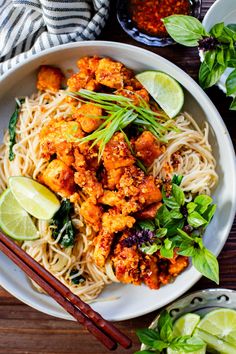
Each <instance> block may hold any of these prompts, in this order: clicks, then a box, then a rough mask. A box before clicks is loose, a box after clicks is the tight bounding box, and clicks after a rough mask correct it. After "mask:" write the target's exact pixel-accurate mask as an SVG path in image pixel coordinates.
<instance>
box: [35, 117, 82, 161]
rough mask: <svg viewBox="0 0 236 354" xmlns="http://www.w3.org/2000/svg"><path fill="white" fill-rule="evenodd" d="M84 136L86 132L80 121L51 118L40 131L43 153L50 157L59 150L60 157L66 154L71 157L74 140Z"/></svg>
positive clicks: (44, 155)
mask: <svg viewBox="0 0 236 354" xmlns="http://www.w3.org/2000/svg"><path fill="white" fill-rule="evenodd" d="M83 136H84V133H83V132H82V130H81V128H80V125H79V123H78V122H75V121H65V120H55V119H51V120H50V121H49V122H48V123H46V124H44V126H43V127H42V129H41V131H40V135H39V137H40V148H41V155H42V157H45V158H50V156H51V155H53V154H57V152H58V155H59V156H58V157H61V156H64V157H65V155H70V157H71V156H72V152H71V150H72V142H73V141H74V140H76V139H78V138H82V137H83ZM62 150H64V151H62ZM64 157H63V161H64Z"/></svg>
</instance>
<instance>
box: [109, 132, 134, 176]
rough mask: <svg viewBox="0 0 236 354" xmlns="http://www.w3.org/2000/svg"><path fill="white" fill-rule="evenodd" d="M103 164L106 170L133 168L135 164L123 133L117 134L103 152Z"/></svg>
mask: <svg viewBox="0 0 236 354" xmlns="http://www.w3.org/2000/svg"><path fill="white" fill-rule="evenodd" d="M103 163H104V166H105V168H106V170H112V169H116V168H121V167H126V166H131V165H133V164H134V163H135V158H134V157H133V156H132V154H131V152H130V149H129V147H128V145H127V143H126V142H125V138H124V134H123V133H115V134H114V135H113V137H112V138H111V140H110V141H109V142H108V143H107V144H106V147H105V149H104V152H103Z"/></svg>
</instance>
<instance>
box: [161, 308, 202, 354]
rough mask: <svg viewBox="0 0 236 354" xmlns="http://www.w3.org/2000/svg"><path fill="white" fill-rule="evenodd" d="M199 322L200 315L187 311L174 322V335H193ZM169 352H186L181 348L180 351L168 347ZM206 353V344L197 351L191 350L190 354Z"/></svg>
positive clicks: (173, 353) (175, 353)
mask: <svg viewBox="0 0 236 354" xmlns="http://www.w3.org/2000/svg"><path fill="white" fill-rule="evenodd" d="M199 322H200V316H199V315H197V314H194V313H187V314H186V315H184V316H181V317H180V318H178V320H177V321H175V323H174V326H173V336H174V337H178V336H185V335H189V336H191V335H192V334H193V331H194V330H195V328H196V327H197V325H198V323H199ZM167 353H168V354H184V353H185V352H183V351H181V350H179V351H178V350H172V349H170V348H168V349H167ZM205 353H206V346H205V347H204V348H202V349H199V350H197V351H195V352H191V353H190V354H205Z"/></svg>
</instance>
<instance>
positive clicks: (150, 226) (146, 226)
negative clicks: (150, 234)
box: [138, 220, 155, 231]
mask: <svg viewBox="0 0 236 354" xmlns="http://www.w3.org/2000/svg"><path fill="white" fill-rule="evenodd" d="M138 226H140V227H141V229H143V230H151V231H154V230H155V224H154V222H153V221H152V220H142V221H139V222H138Z"/></svg>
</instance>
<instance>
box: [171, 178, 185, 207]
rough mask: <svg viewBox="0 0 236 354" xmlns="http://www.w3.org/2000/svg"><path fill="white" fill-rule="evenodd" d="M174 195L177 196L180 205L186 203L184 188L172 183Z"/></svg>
mask: <svg viewBox="0 0 236 354" xmlns="http://www.w3.org/2000/svg"><path fill="white" fill-rule="evenodd" d="M172 195H173V197H174V198H175V200H176V202H177V203H178V204H179V206H181V205H184V201H185V196H184V192H183V190H182V189H181V188H180V187H179V186H177V184H174V183H173V184H172Z"/></svg>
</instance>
